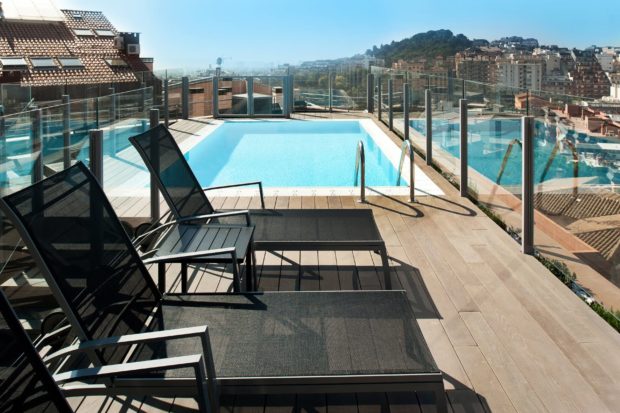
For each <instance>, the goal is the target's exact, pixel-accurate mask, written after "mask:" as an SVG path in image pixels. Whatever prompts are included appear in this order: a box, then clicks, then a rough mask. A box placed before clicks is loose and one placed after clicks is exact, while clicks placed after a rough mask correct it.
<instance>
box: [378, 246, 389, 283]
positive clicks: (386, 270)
mask: <svg viewBox="0 0 620 413" xmlns="http://www.w3.org/2000/svg"><path fill="white" fill-rule="evenodd" d="M380 252H381V262H382V264H383V276H384V277H385V289H386V290H391V289H392V277H391V276H390V262H389V261H388V255H387V248H386V247H385V245H384V246H383V247H382V248H381V250H380Z"/></svg>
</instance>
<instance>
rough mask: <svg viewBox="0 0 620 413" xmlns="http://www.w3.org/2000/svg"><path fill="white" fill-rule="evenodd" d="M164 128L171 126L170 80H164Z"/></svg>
mask: <svg viewBox="0 0 620 413" xmlns="http://www.w3.org/2000/svg"><path fill="white" fill-rule="evenodd" d="M163 103H164V105H163V106H164V108H163V109H164V126H166V127H168V126H170V107H169V104H170V100H169V97H168V78H166V79H164V102H163Z"/></svg>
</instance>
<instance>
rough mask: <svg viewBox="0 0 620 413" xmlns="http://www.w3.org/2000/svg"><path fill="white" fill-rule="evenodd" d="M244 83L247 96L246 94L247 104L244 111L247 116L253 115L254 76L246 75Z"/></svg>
mask: <svg viewBox="0 0 620 413" xmlns="http://www.w3.org/2000/svg"><path fill="white" fill-rule="evenodd" d="M245 84H246V88H247V92H248V93H247V96H248V105H247V108H246V112H247V114H248V116H254V78H253V77H246V78H245Z"/></svg>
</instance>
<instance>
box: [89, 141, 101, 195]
mask: <svg viewBox="0 0 620 413" xmlns="http://www.w3.org/2000/svg"><path fill="white" fill-rule="evenodd" d="M88 137H89V148H88V168H89V169H90V171H91V172H92V173H93V175H95V178H97V181H99V183H100V184H101V186H103V131H102V130H101V129H92V130H90V131H89V132H88Z"/></svg>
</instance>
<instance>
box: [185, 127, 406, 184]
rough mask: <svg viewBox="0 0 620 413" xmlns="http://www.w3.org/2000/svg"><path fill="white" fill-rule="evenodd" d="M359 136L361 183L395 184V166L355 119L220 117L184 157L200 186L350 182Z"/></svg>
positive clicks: (352, 177) (351, 180)
mask: <svg viewBox="0 0 620 413" xmlns="http://www.w3.org/2000/svg"><path fill="white" fill-rule="evenodd" d="M360 140H361V141H363V142H364V149H365V154H366V184H367V185H369V186H395V185H396V182H397V172H396V169H395V168H394V166H393V165H392V164H391V163H390V161H389V160H388V159H387V158H386V157H385V155H384V153H383V152H382V151H381V149H380V148H379V146H378V145H377V144H376V142H375V141H374V140H373V138H372V137H371V136H370V135H369V134H368V133H367V132H366V130H365V129H364V128H363V127H362V125H361V124H360V122H358V121H251V122H225V123H224V124H222V125H221V126H219V127H218V128H217V129H216V130H215V131H213V132H212V133H211V134H209V135H207V137H206V138H205V139H204V140H203V141H202V142H200V143H199V144H198V145H196V146H195V147H194V148H192V149H191V150H190V151H189V152H188V153H186V154H185V157H186V159H187V160H188V162H189V164H190V166H191V167H192V169H193V170H194V172H195V173H196V176H197V177H198V180H199V181H200V183H201V184H202V185H203V186H217V185H226V184H231V183H237V182H246V181H262V182H263V185H264V186H265V187H351V186H354V172H355V154H356V149H357V145H358V142H359V141H360ZM401 184H406V183H403V182H401Z"/></svg>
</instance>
